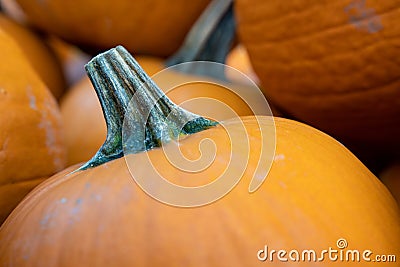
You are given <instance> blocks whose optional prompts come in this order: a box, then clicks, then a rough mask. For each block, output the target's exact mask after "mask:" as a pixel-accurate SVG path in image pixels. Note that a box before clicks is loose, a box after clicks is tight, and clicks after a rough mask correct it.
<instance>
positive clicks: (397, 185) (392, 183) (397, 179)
mask: <svg viewBox="0 0 400 267" xmlns="http://www.w3.org/2000/svg"><path fill="white" fill-rule="evenodd" d="M379 178H380V179H381V180H382V182H383V183H384V184H385V185H386V186H387V188H389V190H390V192H391V193H392V195H393V196H394V198H395V199H396V200H397V203H398V204H399V205H400V160H397V161H395V162H392V163H391V164H389V165H388V166H387V167H386V168H385V169H384V170H383V171H382V172H381V174H380V175H379Z"/></svg>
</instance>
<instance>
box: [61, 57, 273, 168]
mask: <svg viewBox="0 0 400 267" xmlns="http://www.w3.org/2000/svg"><path fill="white" fill-rule="evenodd" d="M137 60H138V62H139V63H140V65H141V66H142V67H143V69H144V70H145V71H146V72H147V73H148V74H149V75H154V74H156V73H157V72H159V71H161V70H163V69H165V66H164V64H163V60H162V59H161V58H154V57H144V56H142V57H138V58H137ZM191 77H193V80H199V79H201V80H202V81H205V80H208V81H213V80H212V79H206V78H204V77H200V76H193V75H188V74H180V73H176V72H170V73H168V74H167V75H163V76H162V79H158V80H157V83H158V85H159V86H160V87H161V88H163V89H167V88H165V85H169V84H170V81H174V82H176V83H177V84H183V83H184V82H185V81H187V80H188V79H190V78H191ZM164 79H165V80H164ZM225 84H227V83H225ZM227 85H228V84H227ZM229 86H231V87H232V86H233V85H229ZM234 86H235V87H243V86H242V85H234ZM250 89H254V88H251V87H249V90H250ZM167 95H168V97H169V98H171V99H172V100H173V101H174V102H175V103H177V104H182V107H184V108H185V109H187V110H189V111H191V112H193V113H196V114H201V113H202V112H203V109H204V104H203V103H202V102H201V101H200V102H197V103H196V102H186V103H184V102H185V101H188V100H192V99H194V98H196V97H208V98H212V99H216V100H219V101H222V102H224V103H226V104H227V105H229V107H231V108H232V109H233V110H234V111H235V112H236V113H237V114H238V115H239V116H246V115H251V114H253V113H252V111H251V110H250V108H249V106H248V105H247V104H246V103H245V102H243V100H242V99H241V98H240V97H239V96H236V95H235V94H234V93H232V92H230V91H229V90H227V89H224V88H223V87H221V86H218V85H214V84H209V83H195V84H186V85H181V86H179V87H177V88H175V89H173V90H171V91H168V92H167ZM262 101H263V100H260V103H261V102H262ZM60 107H61V114H62V116H63V123H64V128H65V142H66V145H67V150H68V165H73V164H76V163H79V162H83V161H87V160H89V159H90V158H91V157H92V156H93V155H94V154H95V153H96V151H97V150H98V148H99V147H100V146H101V144H102V143H103V142H104V140H105V137H106V124H105V122H104V118H103V113H102V111H101V107H100V103H99V101H98V100H97V96H96V93H95V91H94V89H93V86H92V85H91V83H90V80H89V79H88V78H87V77H85V78H84V79H83V80H81V81H80V82H79V83H77V84H76V85H75V86H73V87H72V88H71V89H69V90H68V92H67V93H66V95H65V96H64V97H63V99H62V100H61V104H60ZM207 108H208V109H209V110H210V108H209V107H207ZM272 112H273V114H278V111H276V110H275V109H272ZM82 114H85V116H82ZM209 115H211V116H213V118H214V119H217V120H224V119H227V118H231V117H233V116H232V113H231V112H228V111H225V110H224V109H222V108H218V107H213V109H212V112H209Z"/></svg>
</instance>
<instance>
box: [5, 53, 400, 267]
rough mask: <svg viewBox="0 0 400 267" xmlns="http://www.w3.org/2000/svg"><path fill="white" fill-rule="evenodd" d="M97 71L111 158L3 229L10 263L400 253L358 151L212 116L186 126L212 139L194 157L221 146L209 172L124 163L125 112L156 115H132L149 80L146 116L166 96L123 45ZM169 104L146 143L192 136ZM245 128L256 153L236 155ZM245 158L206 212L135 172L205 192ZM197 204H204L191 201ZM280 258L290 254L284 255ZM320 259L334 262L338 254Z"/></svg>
mask: <svg viewBox="0 0 400 267" xmlns="http://www.w3.org/2000/svg"><path fill="white" fill-rule="evenodd" d="M116 54H117V55H118V54H119V55H122V57H123V60H121V59H120V58H115V57H114V56H115V55H116ZM104 59H105V60H106V61H104ZM101 61H102V62H103V63H102V62H101ZM104 62H106V63H104ZM110 62H113V63H112V64H113V65H114V66H119V65H121V64H122V66H124V68H123V69H121V68H119V67H117V70H116V71H115V72H112V73H110V72H109V70H105V69H104V66H105V65H108V66H109V64H110ZM125 64H127V65H128V67H127V65H125ZM88 71H89V74H90V75H91V79H92V80H93V81H94V83H95V88H96V90H97V92H98V94H99V96H100V100H101V102H102V107H103V108H104V112H105V116H106V118H107V123H108V126H110V128H109V136H108V137H109V139H108V140H107V141H106V143H105V144H104V146H103V147H102V148H101V149H100V150H99V154H98V156H100V155H101V157H99V158H94V159H93V160H91V161H90V162H89V163H87V164H86V169H85V170H83V169H81V170H75V169H76V167H72V168H69V169H66V170H65V171H63V172H61V173H59V174H57V175H55V176H53V177H52V178H50V179H48V180H47V181H46V182H44V183H42V184H41V185H40V186H39V187H37V188H36V189H35V190H34V191H33V192H32V193H31V194H30V195H29V196H28V197H27V198H25V200H24V201H23V202H21V204H20V205H19V206H18V207H17V208H16V209H15V210H14V212H13V213H12V214H11V216H10V217H9V218H8V219H7V221H6V222H5V223H4V224H3V225H2V227H1V228H0V241H1V242H0V263H1V264H2V265H4V266H7V265H15V266H19V267H24V266H41V267H47V266H75V267H80V266H85V267H86V266H97V267H102V266H110V265H113V266H119V267H125V266H126V267H128V266H129V267H131V266H188V267H192V266H210V267H214V266H219V267H221V266H229V267H235V266H249V267H251V266H265V264H266V262H262V261H260V260H259V259H258V257H259V258H260V259H262V258H263V257H265V255H264V254H265V253H264V252H263V250H266V246H268V248H269V249H270V250H272V249H275V250H276V251H277V250H286V251H290V250H298V251H300V252H299V253H302V251H304V250H305V251H309V250H314V251H317V252H318V257H320V256H321V255H320V254H319V253H320V252H322V251H323V250H325V249H333V250H335V249H336V251H337V252H336V253H337V254H336V255H337V256H338V254H339V252H338V251H342V252H343V254H344V253H345V252H346V251H347V249H349V250H356V249H357V250H359V251H361V253H362V252H363V251H364V250H370V251H372V253H371V254H372V255H371V254H369V255H368V257H371V258H372V257H373V256H375V255H377V254H385V253H386V254H391V255H398V253H399V252H400V251H399V248H400V226H399V223H398V222H399V220H400V210H399V207H398V206H397V205H396V202H395V201H394V199H393V198H392V197H391V195H390V193H389V192H388V191H387V189H386V188H385V187H384V186H383V185H382V184H381V183H380V182H379V180H378V179H377V178H376V177H375V176H374V175H373V174H371V172H369V171H368V169H366V168H365V167H364V166H363V165H362V164H361V163H360V162H359V161H358V160H357V159H356V158H355V157H354V156H353V154H351V153H350V152H349V151H348V150H347V149H346V148H345V147H344V146H342V145H341V144H340V143H338V142H336V141H335V140H334V139H332V138H330V137H329V136H327V135H325V134H323V133H322V132H319V131H318V130H316V129H314V128H311V127H309V126H306V125H304V124H301V123H298V122H295V121H290V120H286V119H279V118H277V119H275V120H274V119H273V118H272V117H242V118H239V119H237V120H235V121H231V123H230V124H226V125H225V126H224V125H223V124H216V125H215V124H213V123H210V124H208V123H207V120H206V119H204V118H202V117H196V118H195V119H194V120H193V121H191V122H189V123H190V126H191V127H189V128H184V129H186V130H187V129H196V130H200V132H197V133H192V134H190V135H186V134H184V135H186V137H185V138H183V139H180V140H177V142H179V149H180V150H181V152H182V154H184V155H185V156H187V157H188V158H189V159H196V158H198V156H199V147H198V145H199V142H201V141H202V140H204V139H209V140H212V141H213V142H214V144H215V145H216V146H217V149H216V155H215V160H214V161H213V162H212V164H211V165H210V166H209V167H208V168H205V169H203V170H202V171H199V172H187V171H181V170H179V169H177V168H176V167H174V166H172V165H171V163H170V162H169V161H168V160H167V159H166V158H165V154H164V153H163V150H162V149H161V148H153V149H151V150H149V151H147V152H146V151H142V152H140V151H136V154H130V155H126V158H125V159H123V158H120V159H115V157H118V156H121V154H120V153H119V152H121V151H120V148H121V146H122V144H121V139H120V135H121V134H122V133H121V127H122V119H123V117H124V114H125V116H128V117H129V118H131V119H132V120H129V121H128V123H129V122H132V123H134V122H135V121H136V120H141V119H144V118H143V117H140V116H139V117H135V116H134V115H132V116H133V117H130V116H131V113H124V112H126V111H123V110H125V108H127V106H126V104H127V102H125V101H126V100H127V99H129V97H128V96H130V95H132V94H133V93H134V92H136V93H138V92H139V89H138V88H139V86H140V85H141V84H142V83H144V86H145V88H146V89H147V90H143V91H141V93H139V99H140V100H138V102H136V103H138V104H139V106H137V108H138V109H134V110H136V111H137V112H139V114H141V112H145V111H144V110H146V109H147V108H150V107H152V105H153V104H152V103H153V102H152V100H151V97H150V96H154V95H159V94H161V92H160V91H159V89H157V88H156V87H155V86H154V84H152V83H151V81H150V80H149V78H148V77H146V75H145V74H144V73H143V71H142V70H140V69H138V66H137V64H136V63H135V62H134V61H133V59H131V58H130V57H129V56H128V55H127V54H126V51H124V50H123V49H122V48H117V49H116V50H114V49H113V50H112V51H110V52H107V53H106V54H102V55H100V56H98V57H96V59H94V60H93V61H92V62H91V63H89V67H88ZM128 80H129V82H127V81H128ZM110 81H113V82H112V83H110ZM106 84H110V85H111V84H113V86H111V87H108V86H107V85H106ZM123 85H126V86H123ZM113 99H114V100H113ZM121 103H125V104H122V106H121ZM158 103H159V104H156V106H157V109H156V110H155V112H154V113H152V115H151V120H153V119H155V121H153V122H155V123H151V122H150V121H149V124H146V125H147V127H150V128H146V129H147V130H149V132H148V133H155V135H152V134H151V135H150V136H147V137H148V138H147V139H146V140H147V141H149V142H147V143H145V144H152V141H155V143H158V142H159V141H160V140H159V139H158V138H159V137H160V136H162V135H158V133H160V132H162V131H166V132H169V133H171V134H172V135H174V136H175V137H176V135H175V134H178V135H181V134H183V133H182V132H181V131H180V132H179V133H177V132H175V130H176V129H174V128H175V126H176V125H178V124H175V123H178V121H179V120H180V119H181V118H182V117H180V116H177V117H172V118H171V117H169V118H170V119H167V118H166V117H165V116H166V114H163V112H164V111H166V110H167V109H168V108H174V105H173V104H172V103H171V102H169V101H168V100H167V99H166V98H163V99H162V100H161V102H158ZM132 111H133V110H132ZM176 112H178V114H181V115H182V116H183V117H185V116H186V115H188V116H189V117H192V116H193V114H188V113H187V112H186V111H184V110H177V111H176ZM142 115H143V114H142ZM192 118H193V117H192ZM257 121H258V122H259V124H258V122H257ZM208 122H210V121H208ZM164 123H166V124H164ZM241 123H243V126H244V128H245V129H246V130H247V138H248V141H249V145H250V151H249V152H250V153H246V152H245V150H242V148H243V147H244V146H243V144H244V143H246V141H245V139H246V138H245V139H243V140H241V142H239V143H238V144H237V145H238V147H231V145H232V142H231V141H232V140H231V139H230V138H229V136H228V135H227V133H233V134H234V133H236V131H238V129H240V128H241V127H240V124H241ZM151 125H153V126H154V127H153V126H151ZM165 125H169V126H168V127H167V129H166V128H163V126H165ZM213 125H214V126H213ZM160 126H161V127H160ZM186 126H187V124H186V125H185V127H186ZM169 127H170V128H169ZM224 127H225V128H224ZM260 127H261V128H260ZM260 129H262V130H260ZM169 130H171V131H169ZM180 130H182V129H180ZM131 133H132V134H134V132H131ZM274 133H276V152H275V157H274V159H273V163H272V168H271V170H270V173H269V174H268V177H267V179H266V181H265V182H264V184H262V185H261V187H260V188H259V189H258V190H256V191H255V192H253V193H252V194H249V193H248V182H249V180H250V179H252V178H253V177H255V176H257V174H259V173H258V171H256V169H257V166H258V164H259V159H260V157H259V156H260V153H264V152H267V151H265V150H266V148H267V147H271V145H272V143H273V140H274V139H275V138H274ZM128 135H129V134H128ZM262 135H263V137H262ZM115 138H116V139H115ZM153 138H155V139H153ZM161 138H163V137H161ZM263 138H265V139H263ZM118 140H119V141H118ZM263 140H264V141H263ZM114 141H116V142H114ZM130 141H133V142H136V141H139V142H138V143H135V144H134V143H130V144H127V145H128V146H129V147H136V145H138V148H139V147H141V146H142V144H143V143H140V141H144V140H133V139H132V140H129V142H130ZM155 143H153V144H155ZM172 146H174V142H171V143H167V144H164V148H165V151H167V150H169V149H170V148H171V147H172ZM145 150H146V149H145ZM233 150H236V154H235V155H233V156H234V157H236V160H239V161H240V160H245V161H247V160H248V164H247V166H246V169H245V170H244V173H243V175H242V181H240V182H239V184H238V185H237V186H236V187H235V188H234V189H233V190H232V191H231V192H229V193H228V194H227V195H226V196H225V197H223V198H221V199H219V200H217V201H216V202H213V203H210V204H208V205H204V206H200V207H196V208H178V207H174V206H170V205H165V204H163V203H161V202H159V201H157V200H155V199H153V198H151V197H150V196H149V195H147V194H145V193H144V192H143V191H142V190H141V189H140V188H139V186H138V185H137V184H135V183H134V182H133V181H132V176H131V174H130V172H129V171H128V168H127V165H126V163H127V162H129V161H130V160H131V159H134V158H136V159H138V158H139V159H143V158H146V157H147V156H149V157H150V158H151V159H153V160H154V162H155V165H154V166H153V167H154V168H156V169H157V171H161V173H163V174H165V175H168V178H169V179H170V180H171V181H172V182H175V183H177V184H181V183H183V184H194V183H196V182H199V183H200V184H202V183H203V182H206V183H207V182H209V181H210V180H213V179H215V178H216V177H218V176H219V175H220V174H221V172H225V171H226V167H230V168H233V169H235V168H236V165H234V166H229V163H230V161H231V160H232V155H231V152H232V151H233ZM114 152H116V153H117V154H115V153H114ZM203 152H205V151H203ZM247 157H249V158H247ZM106 158H108V159H107V160H106V162H103V163H101V162H102V161H103V160H104V159H106ZM111 158H114V159H112V160H111ZM271 161H272V159H271ZM198 163H199V162H198V161H197V163H196V165H198ZM95 165H97V166H96V167H93V166H95ZM91 166H92V167H91ZM197 167H199V166H197ZM135 169H136V170H137V171H139V173H141V174H142V175H144V176H143V177H144V178H145V180H147V181H149V182H150V184H151V183H152V181H155V180H157V179H158V178H157V177H156V176H157V175H155V174H154V173H153V172H152V171H151V170H150V169H147V168H145V166H143V165H140V164H139V165H135ZM73 170H75V171H74V172H71V171H73ZM262 171H266V170H262ZM137 174H138V173H137ZM259 178H262V177H259ZM153 189H157V188H156V187H154V188H153ZM167 195H168V193H167ZM192 197H193V198H194V197H195V196H189V197H188V199H189V200H190V199H191V198H192ZM365 233H370V234H368V235H366V234H365ZM337 241H340V242H337ZM346 241H347V245H348V248H346V246H345V245H346ZM343 254H342V255H343ZM367 254H368V253H367ZM300 255H301V254H300ZM322 255H323V254H322ZM268 256H270V253H268ZM272 257H273V259H272V263H273V264H274V266H287V264H288V263H287V262H283V261H280V260H278V259H277V254H275V255H273V256H272ZM280 257H286V258H288V255H287V254H286V255H282V253H280ZM292 257H294V256H293V254H292ZM310 257H311V258H310V261H311V262H309V261H307V260H303V261H302V260H301V258H300V259H299V260H298V261H297V262H293V263H296V264H297V266H310V264H314V263H315V262H313V258H312V255H311V256H310ZM344 259H345V258H344ZM267 261H271V259H270V258H269V259H267ZM315 261H316V260H315ZM337 261H338V260H337ZM268 263H270V262H268ZM318 263H319V265H320V266H331V265H332V261H331V260H329V258H328V256H327V255H325V258H324V260H323V261H320V262H318ZM348 264H349V265H351V266H373V265H374V264H375V262H366V261H364V260H360V262H355V263H353V262H350V263H349V262H345V261H343V260H342V261H340V266H348ZM387 266H397V263H395V262H391V263H390V262H388V263H387Z"/></svg>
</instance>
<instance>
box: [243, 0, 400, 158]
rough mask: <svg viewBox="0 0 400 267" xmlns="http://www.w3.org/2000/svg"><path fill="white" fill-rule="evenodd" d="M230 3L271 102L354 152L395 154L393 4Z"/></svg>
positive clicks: (397, 34)
mask: <svg viewBox="0 0 400 267" xmlns="http://www.w3.org/2000/svg"><path fill="white" fill-rule="evenodd" d="M235 4H236V6H235V12H236V17H237V23H238V32H239V37H240V40H241V42H242V43H243V44H244V45H245V47H246V49H247V51H248V53H249V57H250V60H251V63H252V65H253V67H254V71H255V72H256V74H257V75H258V77H259V78H260V80H261V85H262V88H263V90H264V92H265V94H266V95H267V96H268V97H270V99H271V100H272V102H274V103H276V105H277V106H278V107H280V108H282V110H284V111H285V112H287V113H288V114H290V115H292V116H294V117H296V118H298V119H299V120H302V121H304V122H306V123H308V124H311V125H312V126H315V127H317V128H318V129H321V130H322V131H324V132H327V133H329V134H331V135H333V136H334V137H336V138H338V139H340V140H341V141H342V142H344V143H345V144H347V145H348V146H351V147H352V148H354V150H355V151H356V150H357V151H358V150H360V151H362V152H364V150H365V149H363V148H365V147H367V150H369V151H373V150H375V151H376V152H374V154H375V155H377V153H380V152H384V153H386V154H387V153H389V152H397V151H398V150H399V148H400V139H399V138H397V137H398V136H399V135H400V120H399V118H400V108H399V107H400V90H399V87H400V79H399V78H400V64H399V63H398V58H400V48H399V45H398V42H399V38H400V27H399V25H400V24H399V18H400V8H399V5H398V1H396V0H389V1H373V0H370V1H361V0H351V1H345V0H334V1H318V2H315V1H306V0H302V1H290V2H287V1H259V0H238V1H236V2H235ZM255 7H257V8H255Z"/></svg>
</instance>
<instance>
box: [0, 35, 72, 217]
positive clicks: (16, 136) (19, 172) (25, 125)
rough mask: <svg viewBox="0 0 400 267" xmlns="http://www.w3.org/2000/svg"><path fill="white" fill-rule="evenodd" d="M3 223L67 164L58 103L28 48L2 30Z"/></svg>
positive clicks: (0, 134)
mask: <svg viewBox="0 0 400 267" xmlns="http://www.w3.org/2000/svg"><path fill="white" fill-rule="evenodd" d="M0 51H1V55H2V60H1V61H0V223H1V222H3V221H4V219H5V218H6V217H7V215H8V214H9V213H10V212H11V211H12V209H13V208H14V207H15V206H16V205H17V204H18V202H19V201H20V200H21V199H22V198H23V197H24V196H25V195H26V194H27V193H28V192H29V191H30V190H31V189H32V188H33V187H34V186H35V185H37V184H38V183H39V182H41V181H42V180H43V178H42V177H49V176H50V175H52V174H54V173H55V172H57V171H59V170H61V169H63V168H64V167H65V160H66V154H65V147H64V144H63V137H62V130H61V115H60V111H59V109H58V106H57V103H56V101H55V99H54V97H53V96H52V94H51V93H50V91H49V90H48V89H47V88H46V86H45V85H44V83H43V82H42V81H41V79H40V78H39V77H38V75H37V74H36V72H35V71H34V70H33V69H32V67H31V64H30V61H29V59H28V58H26V57H25V53H24V52H23V51H22V50H21V49H20V44H17V43H16V42H15V40H14V38H12V36H9V35H8V34H7V33H6V32H5V31H2V30H0Z"/></svg>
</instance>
